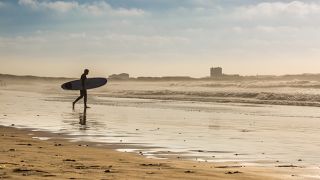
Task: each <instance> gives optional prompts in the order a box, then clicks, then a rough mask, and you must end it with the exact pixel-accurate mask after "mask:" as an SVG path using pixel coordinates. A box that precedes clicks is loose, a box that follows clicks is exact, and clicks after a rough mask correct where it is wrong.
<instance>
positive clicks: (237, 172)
mask: <svg viewBox="0 0 320 180" xmlns="http://www.w3.org/2000/svg"><path fill="white" fill-rule="evenodd" d="M239 173H242V172H240V171H228V172H226V173H225V174H239Z"/></svg>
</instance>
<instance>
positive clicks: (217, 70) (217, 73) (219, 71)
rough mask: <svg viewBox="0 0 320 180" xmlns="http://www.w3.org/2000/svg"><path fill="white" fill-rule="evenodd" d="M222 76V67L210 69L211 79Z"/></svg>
mask: <svg viewBox="0 0 320 180" xmlns="http://www.w3.org/2000/svg"><path fill="white" fill-rule="evenodd" d="M219 76H222V68H221V67H212V68H210V77H211V78H214V77H219Z"/></svg>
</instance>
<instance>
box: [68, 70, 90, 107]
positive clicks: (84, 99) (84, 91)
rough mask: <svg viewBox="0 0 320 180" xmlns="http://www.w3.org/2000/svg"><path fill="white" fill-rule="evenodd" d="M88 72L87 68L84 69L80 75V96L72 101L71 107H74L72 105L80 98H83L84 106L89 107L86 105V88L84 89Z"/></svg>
mask: <svg viewBox="0 0 320 180" xmlns="http://www.w3.org/2000/svg"><path fill="white" fill-rule="evenodd" d="M88 74H89V70H88V69H85V70H84V72H83V74H82V75H81V78H80V81H81V84H82V89H81V90H80V96H79V97H78V98H77V99H76V100H75V101H73V103H72V108H73V109H74V105H75V104H76V102H78V101H79V100H80V99H81V98H83V102H84V108H89V107H88V106H87V89H86V83H85V82H86V79H87V75H88Z"/></svg>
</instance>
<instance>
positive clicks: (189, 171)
mask: <svg viewBox="0 0 320 180" xmlns="http://www.w3.org/2000/svg"><path fill="white" fill-rule="evenodd" d="M184 173H194V171H191V170H186V171H184Z"/></svg>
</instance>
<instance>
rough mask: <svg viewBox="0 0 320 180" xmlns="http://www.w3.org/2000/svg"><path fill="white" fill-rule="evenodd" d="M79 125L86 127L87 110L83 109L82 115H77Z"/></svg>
mask: <svg viewBox="0 0 320 180" xmlns="http://www.w3.org/2000/svg"><path fill="white" fill-rule="evenodd" d="M79 120H80V121H79V124H81V125H86V124H87V108H83V113H82V114H81V113H80V114H79Z"/></svg>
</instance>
